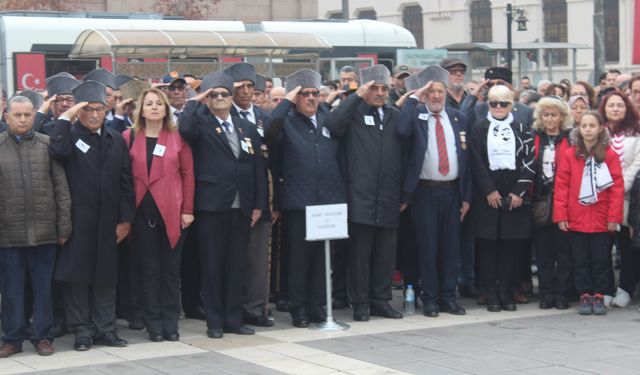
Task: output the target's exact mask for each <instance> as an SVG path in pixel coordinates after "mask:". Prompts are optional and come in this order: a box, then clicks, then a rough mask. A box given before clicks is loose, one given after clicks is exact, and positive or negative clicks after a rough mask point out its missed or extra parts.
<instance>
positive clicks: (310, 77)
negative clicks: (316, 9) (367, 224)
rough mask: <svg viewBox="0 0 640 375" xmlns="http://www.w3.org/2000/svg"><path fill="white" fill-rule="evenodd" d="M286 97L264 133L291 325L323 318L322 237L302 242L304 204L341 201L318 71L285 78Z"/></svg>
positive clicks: (335, 143)
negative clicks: (274, 177)
mask: <svg viewBox="0 0 640 375" xmlns="http://www.w3.org/2000/svg"><path fill="white" fill-rule="evenodd" d="M286 90H287V96H286V100H283V101H282V102H280V104H278V106H277V107H276V108H275V109H274V110H273V112H271V119H270V122H269V123H267V128H266V137H267V140H269V142H271V143H274V144H276V145H277V147H278V149H279V150H280V152H281V159H280V158H279V160H281V163H282V164H281V166H279V167H278V169H279V170H281V171H282V186H281V188H282V194H281V197H280V209H281V210H282V212H283V218H284V225H285V229H284V230H285V238H286V241H287V249H288V250H289V252H290V255H289V298H290V300H291V302H290V305H289V313H290V314H291V317H292V318H293V325H294V326H296V327H308V326H309V322H323V321H325V320H326V313H325V311H324V310H323V308H322V305H323V300H324V289H325V288H324V267H323V265H324V252H323V249H322V242H307V241H305V207H306V206H311V205H322V204H336V203H345V202H346V193H345V188H344V181H343V178H342V173H341V169H340V165H339V162H338V159H339V151H340V144H339V141H338V140H337V139H335V138H333V137H332V136H331V133H330V131H329V129H328V128H326V126H325V124H326V121H327V118H328V113H327V112H325V111H323V110H318V97H319V95H320V74H319V73H318V72H315V71H313V70H310V69H301V70H299V71H297V72H295V73H293V74H291V75H289V76H288V77H287V80H286Z"/></svg>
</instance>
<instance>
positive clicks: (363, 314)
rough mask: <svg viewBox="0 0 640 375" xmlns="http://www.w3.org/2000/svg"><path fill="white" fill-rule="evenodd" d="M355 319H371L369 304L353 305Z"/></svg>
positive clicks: (360, 320)
mask: <svg viewBox="0 0 640 375" xmlns="http://www.w3.org/2000/svg"><path fill="white" fill-rule="evenodd" d="M353 320H355V321H356V322H368V321H369V306H367V305H366V304H364V305H353Z"/></svg>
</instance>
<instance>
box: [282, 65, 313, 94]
mask: <svg viewBox="0 0 640 375" xmlns="http://www.w3.org/2000/svg"><path fill="white" fill-rule="evenodd" d="M320 85H322V76H321V75H320V73H318V72H316V71H315V70H311V69H300V70H298V71H297V72H294V73H292V74H290V75H288V76H287V78H286V79H285V85H284V88H285V91H286V92H290V91H293V89H295V88H296V87H297V86H302V88H303V89H307V88H314V89H319V88H320Z"/></svg>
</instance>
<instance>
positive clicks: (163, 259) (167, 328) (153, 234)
mask: <svg viewBox="0 0 640 375" xmlns="http://www.w3.org/2000/svg"><path fill="white" fill-rule="evenodd" d="M133 239H134V245H135V247H134V249H135V250H134V251H135V252H137V253H138V259H139V260H140V264H139V265H140V268H139V273H140V301H141V304H142V313H143V317H144V321H145V325H146V326H147V331H149V332H153V333H161V332H174V331H177V330H178V319H179V318H180V259H181V256H182V238H181V239H180V241H179V242H178V244H177V245H176V248H175V249H172V248H171V245H170V244H169V238H167V232H166V228H165V227H164V226H162V225H158V224H154V223H150V222H149V220H147V219H146V218H144V217H142V216H137V217H136V220H135V223H134V225H133Z"/></svg>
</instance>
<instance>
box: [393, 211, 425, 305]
mask: <svg viewBox="0 0 640 375" xmlns="http://www.w3.org/2000/svg"><path fill="white" fill-rule="evenodd" d="M411 211H412V208H411V206H409V207H407V209H406V210H404V211H403V212H402V213H401V214H400V226H399V227H398V260H397V263H398V264H397V267H398V269H399V270H400V271H402V278H403V280H404V285H405V288H406V286H407V285H412V286H413V288H414V290H416V296H419V294H418V292H419V291H420V289H419V284H420V268H419V267H418V251H417V249H416V231H415V229H414V228H413V221H412V220H411Z"/></svg>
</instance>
